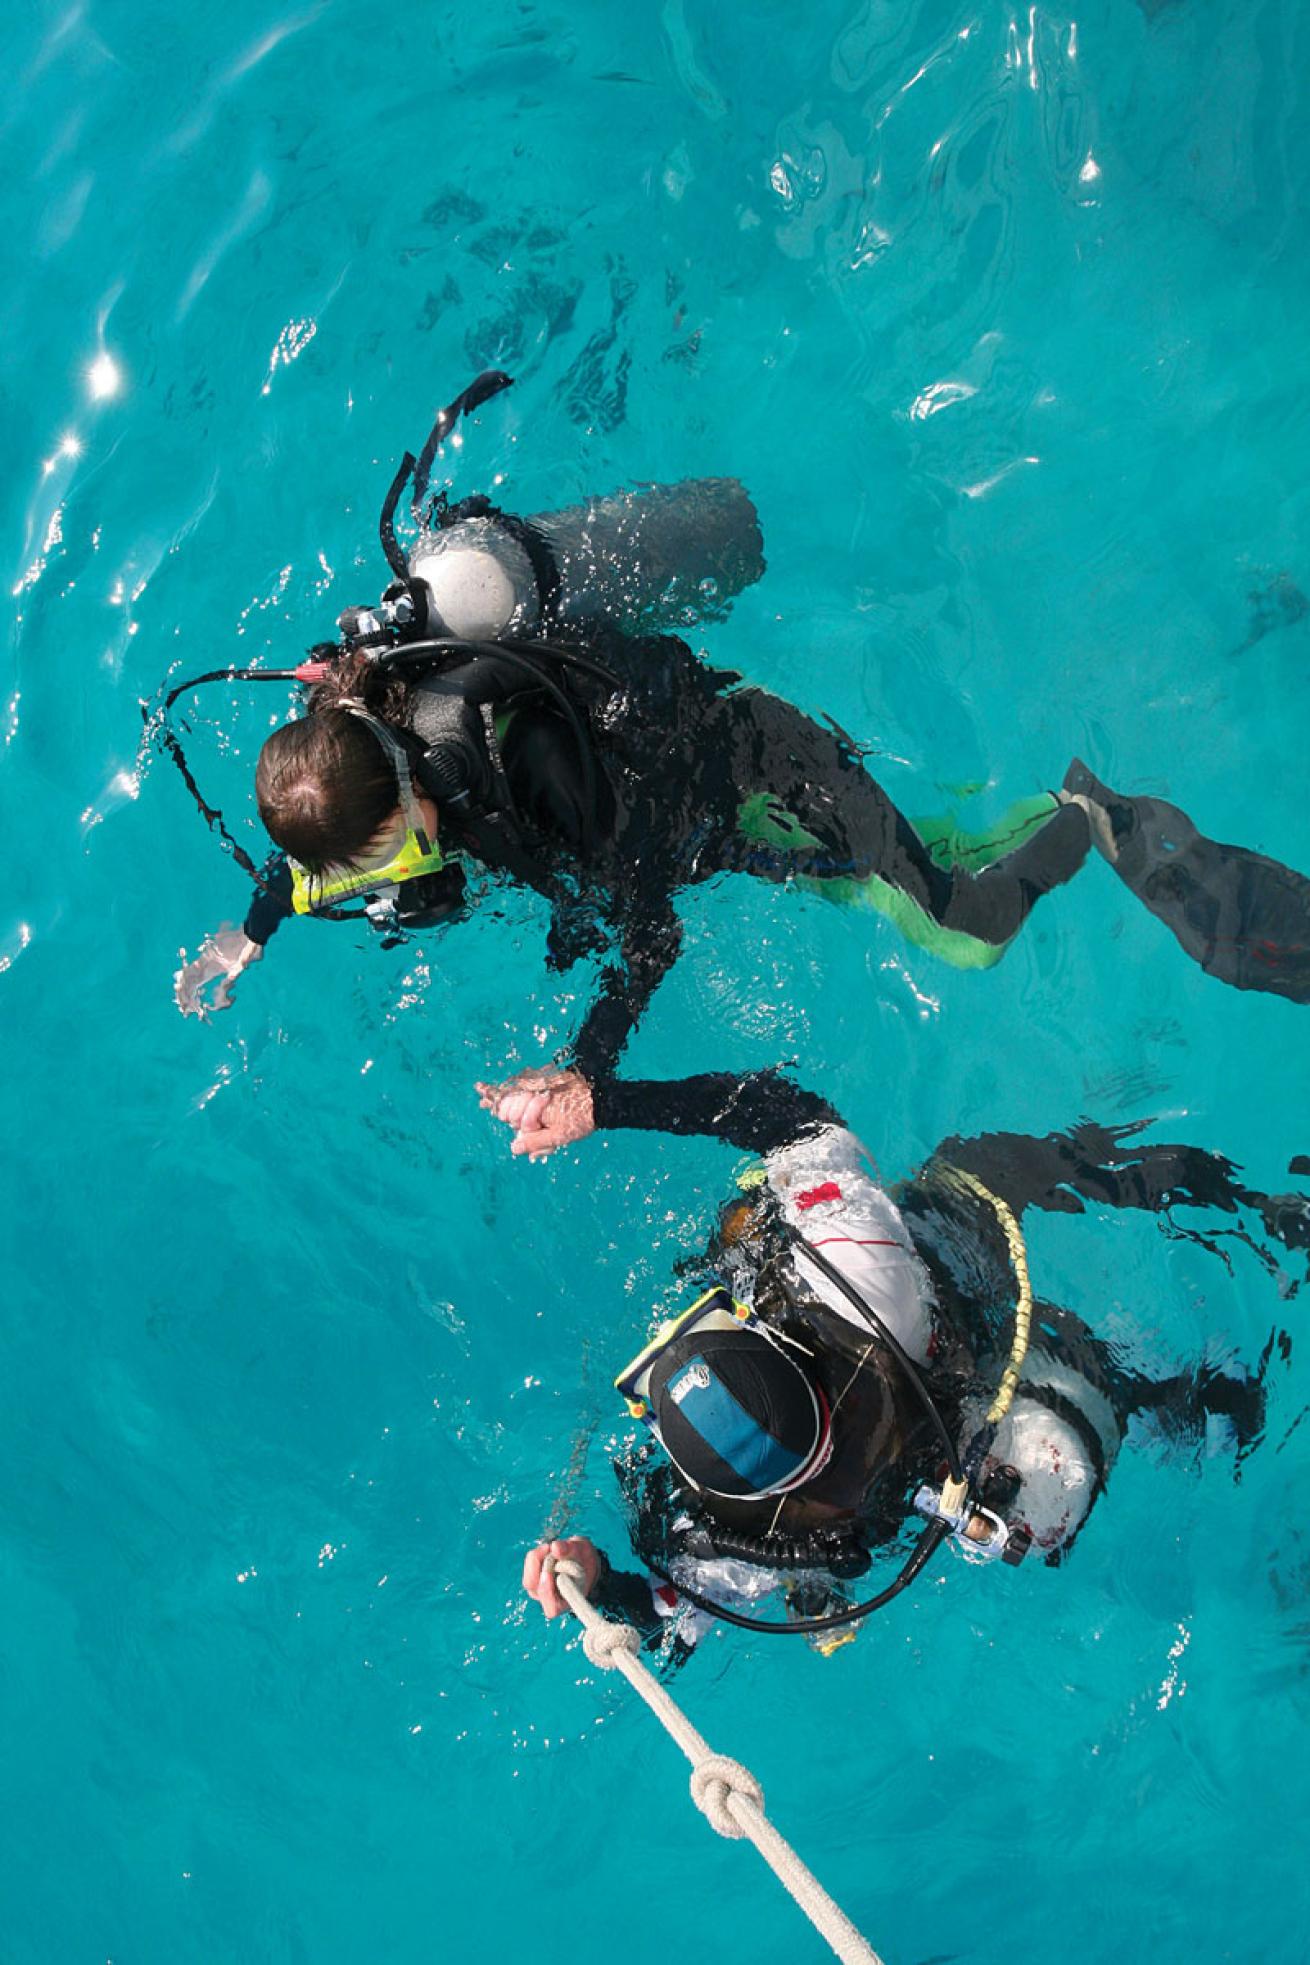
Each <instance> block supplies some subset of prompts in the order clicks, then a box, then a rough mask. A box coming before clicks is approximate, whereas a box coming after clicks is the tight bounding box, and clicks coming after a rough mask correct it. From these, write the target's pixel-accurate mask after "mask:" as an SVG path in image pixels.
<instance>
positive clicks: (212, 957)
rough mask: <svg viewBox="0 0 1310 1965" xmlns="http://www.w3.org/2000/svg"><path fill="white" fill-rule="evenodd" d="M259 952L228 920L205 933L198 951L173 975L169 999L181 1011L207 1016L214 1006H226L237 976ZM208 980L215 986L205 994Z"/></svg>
mask: <svg viewBox="0 0 1310 1965" xmlns="http://www.w3.org/2000/svg"><path fill="white" fill-rule="evenodd" d="M263 953H264V950H263V948H262V946H261V945H260V943H259V942H256V941H252V940H251V938H250V936H249V935H248V934H247V933H246V932H245V930H244V929H242V928H234V927H233V926H232V925H231V923H230V922H224V924H223V926H222V927H221V928H216V929H215V930H214V932H213V934H212V935H206V936H205V939H204V941H203V942H201V944H200V949H199V952H198V953H197V954H196V955H194V956H192V958H191V960H190V961H189V962H184V963H183V965H182V967H181V968H180V969H178V970H176V971H175V972H174V975H173V1001H174V1002H175V1003H176V1004H177V1007H178V1009H179V1010H180V1011H181V1012H182V1015H183V1016H184V1017H201V1018H208V1017H211V1016H212V1015H213V1014H214V1012H215V1010H226V1009H227V1007H228V1005H229V1004H230V1003H231V1001H232V991H233V990H234V989H235V988H236V986H237V982H238V980H239V978H240V977H241V976H242V975H243V974H244V972H245V971H246V970H247V969H248V968H249V967H250V965H251V963H252V962H258V960H259V958H260V956H261V955H262V954H263ZM211 983H214V984H215V985H216V987H215V989H214V991H213V994H212V995H210V996H209V997H206V994H205V992H206V991H207V990H208V988H209V985H210V984H211Z"/></svg>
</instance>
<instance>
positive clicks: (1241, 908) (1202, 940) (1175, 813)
mask: <svg viewBox="0 0 1310 1965" xmlns="http://www.w3.org/2000/svg"><path fill="white" fill-rule="evenodd" d="M1064 790H1065V794H1066V796H1067V797H1069V798H1073V799H1077V800H1078V802H1079V803H1080V804H1081V803H1083V802H1084V801H1085V802H1086V808H1087V810H1088V816H1089V818H1090V820H1091V823H1092V837H1093V839H1094V841H1095V843H1096V846H1097V848H1098V850H1099V851H1100V852H1101V854H1102V856H1103V857H1104V858H1105V859H1107V860H1108V861H1109V862H1110V864H1111V866H1113V868H1114V870H1115V872H1116V873H1117V874H1118V875H1119V878H1120V879H1121V880H1122V881H1123V883H1124V885H1125V886H1126V887H1131V888H1132V891H1133V892H1134V894H1136V896H1137V898H1138V900H1140V901H1141V902H1142V904H1143V905H1144V906H1145V907H1148V908H1149V909H1150V911H1151V913H1152V914H1154V915H1156V916H1157V917H1158V918H1159V919H1160V920H1161V921H1163V922H1164V924H1165V926H1166V927H1167V928H1168V929H1169V930H1170V932H1171V934H1173V936H1174V937H1175V939H1176V940H1177V941H1179V942H1180V943H1181V944H1182V946H1183V947H1184V948H1185V949H1186V950H1187V953H1188V954H1189V955H1190V956H1191V957H1192V959H1193V960H1194V961H1196V962H1199V963H1200V965H1201V967H1202V968H1203V969H1204V970H1205V972H1206V974H1207V975H1211V976H1217V977H1218V978H1219V980H1220V981H1221V982H1226V983H1230V984H1231V985H1232V987H1233V988H1234V989H1263V990H1268V991H1270V992H1271V993H1272V994H1273V995H1275V996H1285V997H1287V998H1288V1000H1289V1001H1290V1002H1293V1003H1310V880H1307V879H1306V878H1305V876H1304V875H1303V874H1299V873H1296V872H1294V871H1293V869H1292V868H1291V867H1285V866H1281V865H1280V864H1279V862H1278V861H1277V860H1270V859H1266V857H1265V855H1264V854H1263V853H1255V852H1251V851H1250V850H1249V849H1248V848H1246V847H1244V846H1224V845H1221V844H1220V843H1219V842H1218V841H1217V840H1213V839H1207V838H1206V837H1205V835H1204V834H1203V833H1200V832H1198V831H1197V829H1196V827H1195V826H1194V825H1193V824H1192V822H1191V820H1190V819H1189V818H1188V817H1187V815H1186V813H1185V812H1180V811H1179V809H1178V807H1177V806H1176V805H1169V804H1167V803H1166V801H1165V800H1164V799H1162V798H1147V797H1138V798H1129V797H1124V796H1121V795H1120V794H1119V793H1118V792H1113V791H1111V790H1110V789H1109V787H1108V786H1106V785H1103V784H1102V783H1101V782H1100V780H1099V779H1098V778H1094V777H1093V776H1092V774H1091V772H1090V771H1089V770H1088V769H1087V766H1086V765H1085V764H1083V763H1082V762H1081V761H1080V760H1079V759H1077V758H1075V760H1074V762H1073V763H1072V764H1071V765H1070V766H1069V769H1068V772H1067V773H1066V775H1065V780H1064Z"/></svg>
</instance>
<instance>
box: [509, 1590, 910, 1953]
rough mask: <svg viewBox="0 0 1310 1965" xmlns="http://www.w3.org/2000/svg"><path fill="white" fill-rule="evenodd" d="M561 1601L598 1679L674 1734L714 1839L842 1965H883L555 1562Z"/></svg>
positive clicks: (632, 1639)
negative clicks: (746, 1850) (796, 1911)
mask: <svg viewBox="0 0 1310 1965" xmlns="http://www.w3.org/2000/svg"><path fill="white" fill-rule="evenodd" d="M547 1560H548V1562H549V1563H550V1567H551V1569H552V1570H553V1571H554V1576H555V1581H556V1583H557V1584H558V1585H559V1593H560V1595H561V1596H562V1597H563V1599H564V1601H565V1603H567V1605H568V1606H569V1609H570V1610H571V1611H572V1612H573V1614H574V1616H575V1617H577V1618H578V1619H580V1621H581V1623H582V1627H583V1628H582V1648H583V1650H584V1651H585V1652H586V1654H587V1657H588V1659H589V1661H590V1662H591V1663H592V1664H593V1665H594V1666H595V1667H596V1669H597V1670H598V1671H603V1672H608V1671H614V1670H617V1671H620V1672H622V1674H623V1676H624V1678H626V1679H627V1681H628V1684H629V1685H630V1686H631V1687H632V1689H633V1691H634V1692H635V1693H636V1694H637V1695H638V1697H639V1698H642V1699H644V1700H645V1702H646V1704H647V1705H648V1706H649V1707H650V1709H651V1711H652V1712H653V1713H654V1715H655V1717H656V1719H658V1720H659V1722H660V1724H661V1726H662V1727H663V1728H664V1730H665V1732H666V1733H670V1734H672V1736H673V1738H674V1739H675V1740H676V1741H677V1743H678V1745H679V1746H680V1747H681V1748H682V1751H683V1752H684V1753H685V1754H686V1756H687V1758H688V1760H689V1761H690V1762H691V1798H692V1800H693V1801H694V1802H695V1804H696V1806H697V1807H698V1808H699V1809H700V1811H701V1813H702V1814H703V1815H704V1816H705V1817H706V1819H707V1820H708V1822H709V1824H710V1827H711V1828H712V1829H714V1830H715V1832H716V1833H717V1834H719V1835H724V1836H728V1837H730V1838H732V1839H734V1840H736V1839H739V1838H740V1837H742V1836H748V1837H749V1838H750V1840H751V1841H752V1842H753V1843H754V1844H755V1847H756V1848H757V1849H758V1850H759V1852H760V1854H761V1856H763V1858H764V1860H765V1862H766V1863H767V1864H768V1865H769V1868H770V1869H771V1870H772V1871H773V1873H774V1875H775V1876H776V1877H777V1878H778V1881H779V1882H780V1883H782V1884H783V1885H784V1887H785V1888H786V1889H787V1890H789V1891H790V1893H791V1895H792V1897H793V1898H794V1899H795V1901H796V1902H797V1903H798V1904H799V1905H800V1907H801V1909H802V1910H803V1911H804V1912H805V1915H806V1916H807V1917H808V1918H809V1920H810V1922H811V1924H813V1926H814V1928H815V1930H816V1931H818V1932H819V1933H820V1935H821V1936H822V1937H824V1938H825V1939H826V1940H827V1942H828V1943H829V1945H830V1946H831V1947H832V1949H833V1951H834V1952H835V1953H836V1955H837V1957H838V1958H840V1959H842V1960H843V1961H844V1962H845V1965H882V1960H881V1959H880V1958H879V1956H878V1954H877V1952H876V1951H874V1950H873V1948H872V1946H871V1945H869V1944H868V1943H867V1942H866V1940H865V1939H864V1938H862V1937H861V1935H860V1933H859V1932H858V1931H857V1930H856V1928H855V1926H854V1925H853V1924H852V1923H851V1921H850V1919H849V1918H848V1917H847V1916H846V1914H845V1912H844V1911H843V1910H842V1909H841V1908H840V1907H839V1906H838V1905H837V1904H835V1903H834V1902H833V1900H832V1898H831V1897H830V1896H829V1895H828V1892H827V1891H826V1890H825V1889H824V1887H823V1885H822V1884H821V1883H820V1882H819V1881H818V1879H817V1877H815V1876H813V1875H812V1874H811V1873H810V1871H809V1870H808V1869H807V1868H806V1867H805V1864H804V1863H803V1862H802V1861H801V1859H800V1857H799V1856H798V1855H797V1854H796V1851H795V1850H794V1849H793V1848H792V1846H791V1844H790V1843H789V1842H788V1841H787V1840H786V1838H785V1837H784V1836H782V1835H780V1834H779V1833H778V1831H777V1829H775V1828H774V1826H773V1824H772V1822H771V1821H770V1820H769V1818H768V1816H767V1815H766V1814H765V1812H764V1791H763V1789H762V1788H761V1787H760V1784H759V1782H758V1781H757V1780H756V1778H755V1776H754V1775H753V1774H752V1773H751V1771H750V1769H749V1768H747V1767H743V1766H742V1764H741V1762H740V1761H738V1760H730V1759H729V1758H728V1756H727V1755H726V1754H716V1753H714V1752H713V1751H712V1750H711V1748H710V1746H709V1744H708V1743H707V1742H706V1741H705V1740H703V1739H702V1738H701V1736H700V1734H699V1733H698V1732H697V1731H696V1729H695V1727H694V1726H693V1725H692V1724H691V1722H690V1720H689V1719H688V1718H687V1716H686V1714H685V1713H684V1712H683V1711H682V1708H681V1707H680V1706H679V1705H677V1704H676V1702H675V1701H674V1700H673V1699H671V1698H670V1697H669V1694H668V1693H667V1692H666V1691H665V1690H664V1687H663V1686H662V1685H661V1684H660V1682H659V1680H658V1679H657V1678H655V1677H654V1676H653V1675H652V1674H651V1673H650V1672H649V1671H647V1669H646V1667H645V1665H643V1664H642V1663H641V1660H640V1659H639V1658H638V1656H637V1653H638V1651H639V1650H640V1647H641V1640H640V1639H639V1638H638V1636H637V1633H636V1632H635V1631H634V1630H633V1629H632V1628H631V1627H630V1626H629V1625H627V1624H616V1623H612V1622H611V1621H610V1619H609V1618H608V1617H603V1616H602V1615H601V1613H600V1612H599V1611H598V1610H597V1609H596V1608H595V1607H594V1605H593V1604H591V1603H589V1602H588V1600H587V1597H586V1595H585V1594H584V1592H583V1588H582V1584H583V1572H582V1569H581V1567H580V1565H579V1564H578V1563H576V1562H555V1561H553V1559H551V1558H547Z"/></svg>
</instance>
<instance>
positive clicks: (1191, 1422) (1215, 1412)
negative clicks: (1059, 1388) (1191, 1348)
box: [1117, 1365, 1266, 1455]
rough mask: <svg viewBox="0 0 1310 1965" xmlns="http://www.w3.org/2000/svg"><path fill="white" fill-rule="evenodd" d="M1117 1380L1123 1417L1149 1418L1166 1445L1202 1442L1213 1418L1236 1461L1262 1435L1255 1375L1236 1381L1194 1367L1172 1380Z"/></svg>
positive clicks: (1124, 1375) (1128, 1376)
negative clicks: (1224, 1428) (1225, 1432)
mask: <svg viewBox="0 0 1310 1965" xmlns="http://www.w3.org/2000/svg"><path fill="white" fill-rule="evenodd" d="M1118 1380H1119V1382H1118V1388H1117V1389H1118V1391H1119V1395H1120V1398H1121V1399H1122V1409H1123V1410H1124V1411H1125V1413H1139V1414H1144V1415H1147V1416H1149V1417H1150V1418H1152V1419H1154V1420H1155V1421H1156V1423H1157V1425H1158V1426H1159V1428H1160V1430H1161V1432H1163V1433H1164V1434H1165V1435H1166V1437H1168V1438H1170V1439H1176V1440H1188V1439H1191V1440H1198V1439H1201V1438H1203V1437H1204V1435H1205V1433H1206V1422H1207V1420H1209V1419H1212V1418H1213V1419H1224V1420H1227V1422H1228V1425H1229V1427H1230V1428H1231V1432H1232V1438H1233V1441H1234V1444H1235V1445H1236V1447H1237V1449H1238V1453H1239V1455H1244V1454H1246V1453H1249V1452H1250V1450H1251V1448H1252V1447H1253V1446H1256V1445H1258V1444H1259V1441H1260V1440H1261V1438H1262V1437H1263V1435H1264V1424H1265V1403H1266V1396H1265V1386H1264V1379H1263V1375H1262V1374H1261V1373H1260V1372H1257V1373H1255V1374H1254V1376H1252V1375H1250V1374H1247V1373H1243V1374H1242V1376H1240V1377H1238V1376H1237V1375H1236V1374H1235V1373H1233V1372H1227V1371H1220V1370H1218V1369H1217V1367H1215V1366H1214V1365H1199V1366H1198V1367H1197V1369H1196V1370H1195V1371H1183V1372H1177V1373H1176V1374H1175V1375H1174V1376H1173V1377H1172V1378H1146V1377H1143V1376H1140V1375H1139V1374H1137V1373H1129V1372H1120V1373H1119V1375H1118Z"/></svg>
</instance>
